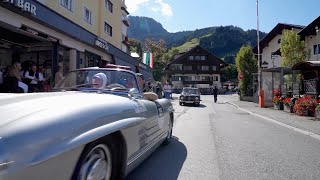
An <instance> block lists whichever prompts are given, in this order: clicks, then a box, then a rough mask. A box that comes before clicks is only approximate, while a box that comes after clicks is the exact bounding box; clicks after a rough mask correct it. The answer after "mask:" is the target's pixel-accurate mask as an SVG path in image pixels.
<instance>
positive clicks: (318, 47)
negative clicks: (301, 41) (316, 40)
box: [313, 44, 320, 54]
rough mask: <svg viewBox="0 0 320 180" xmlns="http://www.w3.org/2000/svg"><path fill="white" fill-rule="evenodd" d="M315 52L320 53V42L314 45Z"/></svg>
mask: <svg viewBox="0 0 320 180" xmlns="http://www.w3.org/2000/svg"><path fill="white" fill-rule="evenodd" d="M313 54H320V44H318V46H317V45H314V46H313Z"/></svg>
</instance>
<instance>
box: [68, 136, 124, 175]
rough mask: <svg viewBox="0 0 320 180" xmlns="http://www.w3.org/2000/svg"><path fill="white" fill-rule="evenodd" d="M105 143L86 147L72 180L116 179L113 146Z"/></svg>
mask: <svg viewBox="0 0 320 180" xmlns="http://www.w3.org/2000/svg"><path fill="white" fill-rule="evenodd" d="M110 142H111V141H105V142H103V141H102V142H101V141H100V142H93V143H90V144H88V145H87V147H86V148H85V150H84V151H83V152H82V155H81V157H80V159H79V162H78V164H77V166H76V169H75V171H74V174H73V178H72V179H73V180H102V179H103V180H113V179H118V176H119V173H118V170H117V168H116V161H117V158H116V157H117V153H118V151H117V150H116V148H115V146H114V145H112V143H110Z"/></svg>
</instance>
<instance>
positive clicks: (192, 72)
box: [165, 46, 227, 94]
mask: <svg viewBox="0 0 320 180" xmlns="http://www.w3.org/2000/svg"><path fill="white" fill-rule="evenodd" d="M225 66H227V64H226V63H225V62H224V61H222V60H221V59H220V58H218V57H216V56H215V55H213V54H212V53H210V52H209V51H207V50H205V49H204V48H202V47H201V46H196V47H194V48H192V49H191V50H189V51H188V52H185V53H180V54H175V55H173V56H172V58H171V62H170V63H169V64H168V65H167V67H166V68H165V71H166V74H167V75H168V77H169V78H170V80H171V82H172V85H173V91H174V92H178V93H180V92H181V90H182V88H183V87H190V86H193V87H198V88H199V89H200V91H201V93H202V94H211V92H212V88H213V87H214V86H217V87H218V88H219V89H220V88H221V78H220V75H221V74H222V72H221V68H223V67H225Z"/></svg>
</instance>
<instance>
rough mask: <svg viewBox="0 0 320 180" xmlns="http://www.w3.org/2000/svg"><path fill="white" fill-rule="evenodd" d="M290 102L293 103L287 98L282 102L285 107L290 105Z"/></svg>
mask: <svg viewBox="0 0 320 180" xmlns="http://www.w3.org/2000/svg"><path fill="white" fill-rule="evenodd" d="M290 102H291V98H289V97H287V98H285V99H284V100H282V103H283V104H285V105H290Z"/></svg>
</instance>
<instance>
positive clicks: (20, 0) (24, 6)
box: [2, 0, 37, 15]
mask: <svg viewBox="0 0 320 180" xmlns="http://www.w3.org/2000/svg"><path fill="white" fill-rule="evenodd" d="M2 2H4V3H10V4H12V5H13V6H15V7H18V8H20V9H21V10H23V11H27V12H29V13H31V14H33V15H37V13H36V11H37V7H36V6H35V5H33V4H31V3H30V2H27V1H25V0H2Z"/></svg>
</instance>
